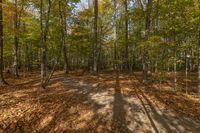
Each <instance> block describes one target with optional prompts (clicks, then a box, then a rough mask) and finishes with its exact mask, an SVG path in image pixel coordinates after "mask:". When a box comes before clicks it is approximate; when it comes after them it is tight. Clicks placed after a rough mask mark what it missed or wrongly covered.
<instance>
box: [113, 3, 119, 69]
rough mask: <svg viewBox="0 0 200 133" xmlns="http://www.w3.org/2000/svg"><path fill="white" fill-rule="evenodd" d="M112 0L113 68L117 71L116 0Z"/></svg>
mask: <svg viewBox="0 0 200 133" xmlns="http://www.w3.org/2000/svg"><path fill="white" fill-rule="evenodd" d="M113 1H114V18H113V25H114V69H115V70H116V71H117V69H118V68H117V7H116V6H117V3H116V0H113Z"/></svg>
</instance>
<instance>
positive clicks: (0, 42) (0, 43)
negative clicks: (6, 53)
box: [0, 0, 6, 86]
mask: <svg viewBox="0 0 200 133" xmlns="http://www.w3.org/2000/svg"><path fill="white" fill-rule="evenodd" d="M5 84H6V82H5V80H4V77H3V8H2V0H0V86H2V85H5Z"/></svg>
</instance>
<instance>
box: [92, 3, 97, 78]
mask: <svg viewBox="0 0 200 133" xmlns="http://www.w3.org/2000/svg"><path fill="white" fill-rule="evenodd" d="M97 47H98V0H94V44H93V72H94V74H96V73H97V64H98V63H97Z"/></svg>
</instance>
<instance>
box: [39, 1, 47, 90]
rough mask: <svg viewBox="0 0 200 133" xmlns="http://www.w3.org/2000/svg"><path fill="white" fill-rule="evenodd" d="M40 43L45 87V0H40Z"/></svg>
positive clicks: (42, 81)
mask: <svg viewBox="0 0 200 133" xmlns="http://www.w3.org/2000/svg"><path fill="white" fill-rule="evenodd" d="M40 36H41V39H40V45H41V51H40V52H41V53H40V55H41V57H40V60H41V85H42V87H43V88H45V86H44V81H45V77H46V63H45V62H46V56H45V54H46V48H45V44H44V31H43V0H40Z"/></svg>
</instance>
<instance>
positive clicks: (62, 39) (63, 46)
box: [59, 0, 68, 74]
mask: <svg viewBox="0 0 200 133" xmlns="http://www.w3.org/2000/svg"><path fill="white" fill-rule="evenodd" d="M61 4H62V3H61V1H60V0H59V14H60V32H61V40H60V41H61V46H62V50H63V57H64V72H65V73H66V74H67V73H68V58H67V48H66V42H65V33H66V24H65V21H64V20H65V18H64V14H63V10H62V7H61V6H62V5H61Z"/></svg>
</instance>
